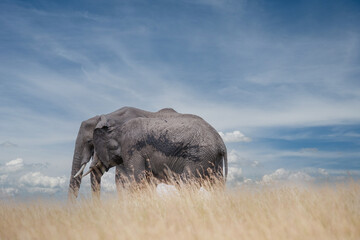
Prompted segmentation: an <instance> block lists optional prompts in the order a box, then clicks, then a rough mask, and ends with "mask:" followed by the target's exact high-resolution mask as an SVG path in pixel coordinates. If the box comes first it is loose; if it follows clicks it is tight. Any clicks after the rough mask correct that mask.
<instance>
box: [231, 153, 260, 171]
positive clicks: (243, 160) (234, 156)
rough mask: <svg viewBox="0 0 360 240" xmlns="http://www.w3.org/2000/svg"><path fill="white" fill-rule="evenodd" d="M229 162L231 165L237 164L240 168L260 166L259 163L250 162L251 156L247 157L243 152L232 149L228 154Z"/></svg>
mask: <svg viewBox="0 0 360 240" xmlns="http://www.w3.org/2000/svg"><path fill="white" fill-rule="evenodd" d="M228 162H229V164H234V165H235V164H236V165H240V166H243V167H245V166H251V167H254V168H255V167H258V166H259V164H260V163H259V161H256V160H250V159H249V156H247V155H245V154H244V153H242V152H239V151H237V150H234V149H232V150H231V151H230V152H229V153H228Z"/></svg>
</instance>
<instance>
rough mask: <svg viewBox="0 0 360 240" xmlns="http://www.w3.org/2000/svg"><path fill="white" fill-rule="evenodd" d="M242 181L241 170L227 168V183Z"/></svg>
mask: <svg viewBox="0 0 360 240" xmlns="http://www.w3.org/2000/svg"><path fill="white" fill-rule="evenodd" d="M242 179H243V176H242V169H241V168H236V167H229V169H228V176H227V180H228V181H229V182H236V181H239V180H242Z"/></svg>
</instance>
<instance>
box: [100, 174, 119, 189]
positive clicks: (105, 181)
mask: <svg viewBox="0 0 360 240" xmlns="http://www.w3.org/2000/svg"><path fill="white" fill-rule="evenodd" d="M114 175H115V174H114V173H113V172H110V173H105V174H104V175H103V176H102V178H101V191H104V192H115V191H116V184H115V177H114Z"/></svg>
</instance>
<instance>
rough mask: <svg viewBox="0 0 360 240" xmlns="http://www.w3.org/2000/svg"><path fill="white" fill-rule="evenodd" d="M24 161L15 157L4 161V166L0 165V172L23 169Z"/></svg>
mask: <svg viewBox="0 0 360 240" xmlns="http://www.w3.org/2000/svg"><path fill="white" fill-rule="evenodd" d="M23 167H24V163H23V160H22V159H21V158H16V159H14V160H11V161H9V162H7V163H5V166H0V172H5V173H8V172H16V171H19V170H21V169H23Z"/></svg>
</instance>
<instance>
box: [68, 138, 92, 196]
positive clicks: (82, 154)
mask: <svg viewBox="0 0 360 240" xmlns="http://www.w3.org/2000/svg"><path fill="white" fill-rule="evenodd" d="M92 154H93V147H92V146H91V145H90V144H89V143H84V142H83V140H82V139H81V137H79V136H78V138H77V139H76V144H75V151H74V157H73V162H72V167H71V175H70V184H69V191H68V199H69V200H74V199H75V198H76V197H77V196H78V193H79V188H80V184H81V175H82V174H81V173H80V172H82V171H80V170H81V169H82V170H84V166H85V164H86V163H87V162H89V160H90V158H91V156H92Z"/></svg>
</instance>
